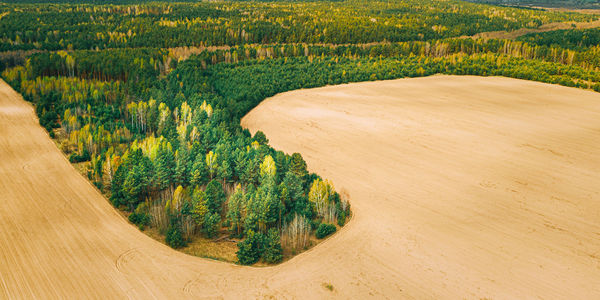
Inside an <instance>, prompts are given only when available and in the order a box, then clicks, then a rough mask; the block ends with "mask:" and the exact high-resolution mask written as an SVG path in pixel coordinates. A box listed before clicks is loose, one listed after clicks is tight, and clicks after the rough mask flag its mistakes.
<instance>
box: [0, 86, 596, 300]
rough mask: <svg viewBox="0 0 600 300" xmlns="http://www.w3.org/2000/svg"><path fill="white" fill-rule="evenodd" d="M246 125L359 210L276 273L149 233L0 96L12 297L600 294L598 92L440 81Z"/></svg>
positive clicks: (308, 99)
mask: <svg viewBox="0 0 600 300" xmlns="http://www.w3.org/2000/svg"><path fill="white" fill-rule="evenodd" d="M243 124H244V125H246V126H248V127H250V128H251V130H252V131H255V130H257V129H258V128H260V129H261V130H263V131H265V132H266V133H267V136H268V137H269V139H270V140H271V144H272V145H273V146H275V147H276V148H280V149H283V150H286V151H288V152H294V151H299V152H301V153H303V155H304V157H305V159H306V160H307V162H308V164H309V168H310V169H311V170H313V171H316V172H319V173H320V174H322V175H324V176H325V177H327V178H331V179H332V180H333V182H334V183H335V184H336V186H337V188H338V189H345V190H346V191H347V192H348V193H349V195H350V197H351V201H352V205H353V209H354V212H355V216H354V218H353V219H352V221H351V222H350V223H349V224H348V225H346V226H345V227H344V228H343V229H342V230H341V232H340V233H338V234H336V235H334V236H333V237H332V238H330V239H328V240H327V241H325V242H323V243H321V244H320V245H319V246H318V247H316V248H313V249H311V250H309V251H308V252H306V253H303V254H301V255H299V256H297V257H295V258H293V259H292V260H290V261H288V262H286V263H284V264H282V265H279V266H276V267H270V268H247V267H240V266H235V265H231V264H227V263H221V262H215V261H210V260H206V259H200V258H197V257H190V256H187V255H184V254H182V253H179V252H177V251H174V250H171V249H169V248H168V247H166V246H164V245H162V244H160V243H158V242H156V241H154V240H152V239H150V238H149V237H147V236H145V235H144V234H142V233H140V232H138V231H137V229H136V228H135V227H133V226H131V225H129V224H128V223H127V222H126V221H125V220H124V219H123V218H122V217H121V216H120V215H119V214H118V213H117V212H116V211H115V210H114V209H113V208H112V207H111V206H110V205H109V203H108V202H107V201H106V200H105V199H104V198H103V197H102V196H101V195H100V194H99V193H98V192H97V191H96V190H95V189H94V188H93V186H92V185H91V184H89V183H88V182H87V180H85V178H83V177H82V176H81V175H79V173H77V172H76V171H75V170H74V169H73V167H72V166H71V165H70V164H69V163H68V161H67V160H66V159H65V158H64V157H63V155H62V154H61V153H60V151H59V150H58V149H57V148H56V146H55V145H54V144H53V142H52V141H51V140H50V139H49V138H48V136H47V134H46V133H45V132H44V131H43V129H42V128H41V127H40V126H39V125H38V124H37V120H36V119H35V117H34V112H33V110H32V109H31V107H30V106H29V105H28V104H27V103H25V102H24V101H23V100H22V99H21V98H20V96H19V95H17V94H16V93H15V92H14V91H13V90H11V89H10V88H9V87H8V86H7V85H6V84H5V83H4V82H0V158H1V159H0V228H2V230H0V298H32V297H38V298H60V297H63V298H82V297H84V296H86V298H104V299H107V298H120V299H122V298H125V297H131V298H144V299H148V298H171V299H173V298H199V297H200V296H203V297H204V298H215V299H218V298H227V299H239V298H270V297H275V298H278V299H286V298H287V299H295V298H297V299H306V298H309V299H312V298H331V297H332V296H333V297H336V298H355V299H364V298H367V297H369V296H372V297H376V298H419V299H423V298H452V299H456V298H480V297H491V298H494V299H501V298H513V299H514V298H534V297H544V298H580V299H581V298H588V299H589V298H598V297H599V296H600V287H599V286H598V284H597V282H598V281H599V280H600V259H599V258H600V202H599V201H598V199H600V195H599V190H600V189H599V188H598V184H597V183H598V182H599V179H600V174H598V170H599V169H600V150H598V147H597V145H598V142H600V94H596V93H592V92H588V91H582V90H576V89H571V88H565V87H559V86H553V85H546V84H541V83H533V82H527V81H521V80H513V79H505V78H481V77H455V76H454V77H451V76H435V77H429V78H421V79H406V80H395V81H385V82H371V83H359V84H352V85H343V86H337V87H325V88H320V89H313V90H300V91H295V92H289V93H285V94H281V95H278V96H276V97H273V98H271V99H268V100H266V101H265V102H264V103H263V104H261V105H260V106H259V107H258V108H256V109H255V110H254V111H252V112H251V113H250V114H249V116H247V117H246V118H245V119H244V120H243ZM324 284H331V285H333V291H330V290H328V289H326V288H325V287H324Z"/></svg>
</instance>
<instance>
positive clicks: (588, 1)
mask: <svg viewBox="0 0 600 300" xmlns="http://www.w3.org/2000/svg"><path fill="white" fill-rule="evenodd" d="M466 1H469V2H475V3H486V4H494V5H507V6H523V7H533V6H539V7H552V8H582V9H592V8H597V9H599V8H600V1H599V0H466Z"/></svg>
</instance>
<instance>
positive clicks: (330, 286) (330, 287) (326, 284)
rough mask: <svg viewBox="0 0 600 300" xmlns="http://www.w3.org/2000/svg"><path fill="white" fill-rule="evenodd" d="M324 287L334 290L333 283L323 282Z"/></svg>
mask: <svg viewBox="0 0 600 300" xmlns="http://www.w3.org/2000/svg"><path fill="white" fill-rule="evenodd" d="M323 287H324V288H326V289H328V290H329V291H331V292H333V285H332V284H331V283H327V282H323Z"/></svg>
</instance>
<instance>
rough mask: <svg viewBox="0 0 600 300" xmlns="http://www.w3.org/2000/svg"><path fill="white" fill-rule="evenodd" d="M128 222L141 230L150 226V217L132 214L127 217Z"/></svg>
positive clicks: (136, 213) (139, 213)
mask: <svg viewBox="0 0 600 300" xmlns="http://www.w3.org/2000/svg"><path fill="white" fill-rule="evenodd" d="M129 222H131V223H133V224H135V225H137V226H138V227H139V228H140V229H141V230H144V227H146V226H148V225H150V215H148V214H147V213H142V212H134V213H132V214H130V215H129Z"/></svg>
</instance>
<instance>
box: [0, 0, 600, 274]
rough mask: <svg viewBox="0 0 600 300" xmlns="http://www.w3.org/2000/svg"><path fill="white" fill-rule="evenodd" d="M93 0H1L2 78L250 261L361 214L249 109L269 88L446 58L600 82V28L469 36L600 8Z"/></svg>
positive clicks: (469, 68) (112, 165)
mask: <svg viewBox="0 0 600 300" xmlns="http://www.w3.org/2000/svg"><path fill="white" fill-rule="evenodd" d="M92 2H93V1H90V2H89V3H86V4H74V3H71V2H69V1H63V2H61V3H49V4H35V5H34V4H1V5H0V10H1V11H2V12H3V15H2V18H0V34H1V36H0V51H4V52H2V53H0V67H1V68H2V70H3V72H2V78H3V79H4V80H5V81H6V82H7V83H9V84H10V85H11V86H12V87H13V88H14V89H15V90H17V91H18V92H19V93H21V94H22V95H23V96H24V98H25V99H26V100H28V101H30V102H32V103H33V104H34V105H35V109H36V112H37V114H38V116H39V120H40V124H41V125H42V126H43V127H44V128H46V130H47V131H48V132H49V134H50V136H51V137H52V138H54V139H55V141H56V142H57V144H58V145H59V147H60V149H61V150H62V151H63V152H64V153H65V154H66V155H67V156H68V158H69V160H70V161H71V162H72V163H74V164H78V165H82V166H83V169H84V172H85V175H86V176H87V177H88V178H89V180H90V181H91V182H92V183H94V185H95V186H96V187H97V188H98V189H99V190H100V191H101V192H103V193H104V194H105V195H106V196H107V198H108V199H109V201H110V202H111V203H112V205H114V206H115V207H116V208H118V209H119V210H120V211H122V212H123V214H124V215H125V216H126V217H127V218H128V219H129V221H131V223H133V224H135V225H137V226H138V227H139V228H140V230H146V231H147V230H150V229H151V230H155V231H156V232H158V234H159V236H160V237H161V239H163V240H164V241H165V243H167V244H168V245H170V246H171V247H173V248H185V247H186V245H188V244H189V243H192V242H193V241H194V240H196V239H208V240H217V239H222V238H226V239H228V240H231V241H235V242H237V247H238V250H237V252H236V257H237V260H236V262H237V263H240V264H245V265H252V264H255V263H257V262H260V263H266V264H271V263H278V262H280V261H282V260H284V259H287V258H289V257H291V256H293V255H295V254H297V253H300V252H302V251H304V250H306V249H308V248H309V247H311V246H313V245H314V244H315V243H317V242H318V241H319V240H321V239H323V238H325V237H327V236H329V235H330V234H333V233H334V232H335V231H336V230H337V229H339V228H340V227H342V226H344V225H345V224H346V223H347V222H348V221H349V220H350V218H351V216H352V211H351V207H350V203H351V199H348V197H347V196H346V195H344V193H343V192H341V191H337V190H336V189H335V187H334V185H333V183H332V182H330V181H329V180H327V179H326V178H321V177H320V176H319V175H317V174H314V173H311V172H309V171H308V169H307V164H306V162H305V161H304V159H303V158H302V156H301V155H300V154H299V153H293V154H291V155H290V154H286V153H283V152H281V151H277V150H276V149H273V148H272V147H270V146H269V140H268V137H267V136H265V134H263V133H262V132H257V133H256V134H254V135H251V134H250V132H249V131H248V130H245V129H243V128H242V127H241V126H240V119H241V118H242V117H243V116H244V115H245V114H246V113H248V112H249V111H250V110H251V109H252V108H254V107H255V106H257V105H258V104H259V103H260V102H261V101H263V100H264V99H265V98H267V97H270V96H273V95H275V94H277V93H280V92H285V91H289V90H294V89H299V88H310V87H319V86H324V85H331V84H340V83H348V82H359V81H370V80H371V81H372V80H385V79H395V78H403V77H419V76H428V75H433V74H440V73H441V74H459V75H482V76H507V77H513V78H521V79H528V80H536V81H541V82H548V83H555V84H561V85H565V86H572V87H579V88H585V89H593V90H596V91H599V92H600V72H599V71H598V68H599V67H600V61H599V58H598V57H600V56H599V55H598V54H599V53H598V52H599V49H598V47H597V42H594V41H596V40H597V37H596V35H597V34H596V31H595V30H581V31H578V30H569V31H556V32H547V33H538V34H531V35H525V36H523V37H521V38H519V39H518V40H516V41H515V40H481V39H479V40H475V39H471V38H461V37H462V36H465V35H472V34H474V33H477V32H483V31H491V30H511V29H517V28H524V27H537V26H540V25H541V24H545V23H548V22H556V21H564V20H578V21H587V20H592V19H594V18H596V17H597V16H593V15H583V14H575V13H564V12H546V11H535V10H522V9H517V8H507V7H493V6H487V5H479V4H472V3H466V2H460V1H448V2H439V1H413V0H409V1H402V2H382V3H379V2H372V1H361V0H353V1H343V2H327V1H323V2H322V1H317V2H215V3H212V2H202V3H170V2H151V3H144V4H139V5H128V4H127V1H114V3H113V4H102V5H96V4H93V3H92ZM330 10H335V13H336V18H335V19H331V18H330V17H328V15H327V13H325V12H327V11H330ZM17 20H19V21H17ZM23 20H25V21H23ZM39 20H44V21H43V22H39ZM465 24H468V25H465ZM583 37H584V38H583Z"/></svg>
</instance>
